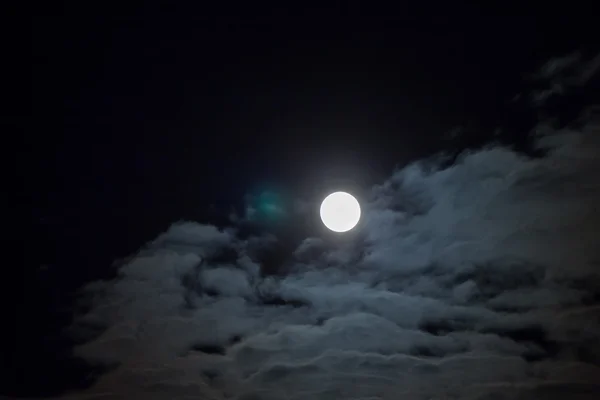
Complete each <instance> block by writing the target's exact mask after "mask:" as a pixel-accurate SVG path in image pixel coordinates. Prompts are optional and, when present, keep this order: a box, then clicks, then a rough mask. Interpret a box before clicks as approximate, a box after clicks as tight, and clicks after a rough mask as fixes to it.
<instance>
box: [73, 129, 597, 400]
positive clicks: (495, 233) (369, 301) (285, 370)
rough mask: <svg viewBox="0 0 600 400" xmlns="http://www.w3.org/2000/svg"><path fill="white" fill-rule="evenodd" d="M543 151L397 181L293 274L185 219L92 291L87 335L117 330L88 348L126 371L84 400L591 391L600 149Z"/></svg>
mask: <svg viewBox="0 0 600 400" xmlns="http://www.w3.org/2000/svg"><path fill="white" fill-rule="evenodd" d="M540 145H544V146H546V147H550V148H551V149H552V151H551V152H550V153H549V155H548V156H547V157H545V158H541V159H529V158H526V157H524V156H520V155H517V154H516V153H514V152H512V151H510V150H508V149H505V148H499V147H490V148H487V149H483V150H480V151H477V152H471V153H469V154H465V155H464V156H463V157H462V158H461V159H460V160H459V161H458V162H457V163H456V164H454V165H452V166H450V167H448V168H445V169H439V170H436V169H435V168H431V167H430V166H427V167H425V166H423V165H420V164H419V163H415V164H413V165H410V166H408V167H406V168H405V169H403V170H401V171H397V172H396V173H395V174H394V175H393V176H392V177H390V179H389V180H387V181H386V182H384V183H382V184H381V185H379V186H377V187H375V188H373V191H372V193H371V199H370V201H369V203H368V204H365V207H364V210H365V213H364V218H365V221H364V224H363V225H362V228H361V229H362V231H361V232H360V233H359V234H357V235H356V236H355V237H353V238H352V239H351V240H349V241H346V242H344V243H339V244H335V243H333V244H332V242H327V240H325V239H321V238H309V239H306V240H304V241H302V242H301V243H300V245H299V247H298V248H297V249H296V251H295V252H294V251H292V252H290V254H289V255H288V257H289V259H288V261H289V262H290V263H292V264H294V263H295V266H296V268H293V269H292V270H293V272H292V273H290V274H288V275H286V276H279V277H274V276H271V277H261V276H260V274H259V273H258V272H259V271H258V268H260V259H259V257H258V256H257V254H259V253H260V252H259V251H258V250H260V249H264V248H269V246H272V245H275V244H276V243H277V242H276V239H275V238H273V237H268V236H265V237H250V238H245V239H243V240H242V239H239V238H237V237H236V235H235V230H233V229H232V230H226V231H220V230H218V229H216V228H215V227H212V226H206V225H198V224H195V223H178V224H176V225H174V226H173V227H171V228H170V229H169V230H168V231H167V232H166V233H165V234H164V235H161V236H160V237H159V238H158V239H157V240H156V241H154V242H152V243H151V244H149V246H148V247H147V248H145V249H144V250H143V251H141V252H140V253H139V254H138V255H137V256H136V257H134V258H133V259H132V260H130V262H128V263H127V264H125V265H123V266H122V267H121V268H120V270H119V277H118V279H117V280H116V281H114V282H106V283H103V284H97V283H96V284H93V285H90V286H89V288H88V291H89V292H91V293H95V294H96V295H95V297H93V304H94V306H93V307H92V309H91V310H90V311H89V313H87V314H86V315H84V316H81V317H80V318H79V319H78V320H77V324H79V325H81V326H82V327H83V326H86V325H94V326H104V327H106V329H105V330H104V331H102V332H101V333H100V334H99V335H98V336H96V337H94V338H92V339H91V340H90V341H89V342H87V343H85V344H83V345H82V346H80V347H79V348H77V354H79V355H81V356H83V357H84V358H86V359H88V360H89V361H93V362H107V363H118V366H117V367H115V368H114V369H113V370H111V371H110V372H109V373H107V374H105V375H103V376H102V377H100V378H99V380H98V382H97V383H96V384H95V385H94V386H93V387H92V388H91V389H89V390H88V391H87V392H86V393H84V394H81V393H78V394H74V396H76V397H77V398H85V396H89V397H88V398H126V397H127V398H129V397H134V398H145V399H146V398H156V399H163V398H169V399H176V398H182V399H183V398H192V397H193V398H206V399H226V398H236V399H246V400H249V399H309V398H310V399H343V398H348V399H350V398H353V399H397V398H399V397H403V398H422V399H428V398H436V399H442V398H467V399H468V398H471V399H498V398H507V399H510V398H515V399H524V398H525V399H527V398H539V397H538V396H542V397H544V398H558V397H559V395H558V394H561V396H566V397H568V398H593V392H594V391H596V393H598V392H597V391H598V389H599V387H598V384H597V382H598V381H597V379H596V378H595V376H597V373H598V366H599V365H600V343H599V341H598V340H597V338H598V337H600V325H599V324H598V320H599V319H598V315H599V314H598V313H599V308H598V306H597V304H598V297H597V293H598V290H599V288H600V276H599V275H600V273H599V272H598V265H599V262H600V247H599V246H598V240H597V227H598V226H599V224H600V211H599V209H598V204H600V180H599V179H598V172H599V171H600V159H598V157H597V154H600V140H599V137H598V135H597V134H596V136H594V134H593V133H592V131H591V130H589V131H588V132H587V133H586V134H580V133H575V132H560V133H557V134H555V135H553V136H546V137H543V138H540ZM227 249H229V251H233V253H234V255H235V256H234V257H228V258H227V260H225V261H223V260H222V259H221V258H219V254H221V253H222V252H223V251H226V250H227ZM595 379H596V380H595ZM103 396H104V397H103ZM553 396H554V397H553ZM577 396H580V397H577ZM586 396H588V397H586Z"/></svg>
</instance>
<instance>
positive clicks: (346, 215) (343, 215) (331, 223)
mask: <svg viewBox="0 0 600 400" xmlns="http://www.w3.org/2000/svg"><path fill="white" fill-rule="evenodd" d="M359 219H360V205H359V204H358V201H357V200H356V199H355V198H354V196H352V195H351V194H349V193H346V192H335V193H331V194H330V195H329V196H327V197H325V200H323V203H321V220H322V221H323V223H324V224H325V226H326V227H327V228H329V229H331V230H332V231H334V232H347V231H349V230H350V229H352V228H354V227H355V226H356V224H358V220H359Z"/></svg>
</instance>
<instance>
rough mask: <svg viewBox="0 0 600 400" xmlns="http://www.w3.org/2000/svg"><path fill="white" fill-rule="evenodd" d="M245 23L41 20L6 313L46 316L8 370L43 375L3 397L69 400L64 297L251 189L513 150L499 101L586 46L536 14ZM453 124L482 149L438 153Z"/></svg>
mask: <svg viewBox="0 0 600 400" xmlns="http://www.w3.org/2000/svg"><path fill="white" fill-rule="evenodd" d="M256 13H257V14H258V12H256ZM241 14H242V15H238V14H237V13H233V12H231V13H229V14H228V16H224V15H221V16H220V17H215V16H212V15H211V16H207V15H204V14H203V13H202V12H200V11H195V12H189V13H188V12H184V11H183V10H176V11H174V10H170V11H161V10H159V9H154V10H145V11H142V10H133V9H132V10H122V12H121V13H119V14H114V13H113V14H112V16H110V17H109V16H99V14H96V13H95V12H92V11H89V12H85V13H84V12H83V11H82V10H79V11H77V12H76V11H75V10H72V11H68V12H65V13H64V14H62V15H60V16H56V14H54V15H52V16H50V15H44V16H42V15H38V16H37V17H35V18H34V19H33V32H32V33H33V51H32V66H33V76H32V87H33V93H32V94H33V99H32V101H33V113H34V114H33V115H34V117H33V129H32V131H31V132H30V133H29V134H28V135H27V136H26V137H25V139H24V143H23V146H24V147H23V149H22V150H23V153H24V156H23V157H21V159H20V160H19V161H18V164H17V168H18V169H19V170H20V171H23V173H22V174H21V175H22V176H21V178H22V182H23V186H22V190H21V192H20V196H21V199H22V204H24V205H25V208H27V209H28V213H27V221H28V226H29V227H30V228H31V229H30V230H29V231H30V232H33V233H34V234H36V235H39V236H36V239H35V241H36V242H37V243H41V245H36V248H35V250H34V251H33V252H28V253H27V254H26V258H27V259H26V262H27V266H26V267H25V276H26V282H28V283H27V285H26V288H24V289H23V293H22V296H21V298H22V300H21V301H19V310H21V309H22V310H24V311H19V312H18V314H20V315H31V313H35V315H38V317H37V318H36V322H35V323H33V322H32V321H31V317H26V318H24V319H22V318H21V319H19V318H20V317H17V318H18V320H19V324H20V326H21V327H24V326H30V324H33V325H35V326H37V327H38V328H37V330H36V332H35V333H31V332H27V333H26V332H25V331H28V329H25V328H21V331H19V332H18V333H17V336H18V337H19V338H18V339H17V340H18V341H19V343H23V344H24V345H23V346H24V347H25V348H26V350H24V351H23V353H22V354H21V355H19V356H18V357H17V356H14V359H13V360H12V361H11V362H14V363H17V364H18V365H20V368H22V369H23V370H25V369H28V368H29V366H30V363H31V362H32V360H34V359H35V360H37V361H36V362H35V364H36V366H35V367H34V368H33V372H29V373H27V374H25V375H26V376H27V377H28V378H27V379H25V378H23V376H24V375H23V374H21V373H18V372H17V377H18V378H17V379H15V381H14V382H13V384H14V387H17V386H19V385H24V382H26V381H29V382H36V383H37V384H38V385H39V387H40V388H42V389H40V391H39V393H51V392H53V391H55V390H61V389H63V388H65V387H67V386H69V379H71V378H70V376H71V375H73V374H76V373H75V372H74V371H75V368H76V367H73V366H71V364H69V363H67V362H66V361H65V362H63V363H59V364H60V366H59V367H56V371H58V372H50V373H49V375H47V374H48V369H50V368H52V367H51V366H52V365H54V361H53V360H52V358H53V354H61V355H62V354H67V353H66V352H67V348H68V344H67V342H66V341H65V339H62V338H58V337H59V336H58V335H57V334H56V332H57V331H58V329H60V327H61V326H64V324H65V323H66V321H68V318H69V317H70V314H69V311H68V310H69V307H68V305H69V304H70V301H71V300H70V297H69V293H71V291H72V290H73V289H74V288H76V287H77V286H78V285H80V284H81V283H82V282H84V281H87V280H90V279H95V278H99V277H104V276H110V274H112V273H113V271H112V270H111V269H110V268H108V267H107V266H108V265H109V264H110V262H111V260H114V259H116V258H119V257H124V256H126V255H128V254H130V253H132V252H133V251H135V250H136V249H137V248H138V247H139V246H140V245H142V244H143V243H144V242H146V241H148V240H151V239H153V238H154V237H155V236H156V235H157V234H158V233H160V232H161V231H163V230H164V229H166V227H167V226H168V225H169V224H170V223H172V222H173V221H176V220H179V219H187V220H202V219H205V220H211V221H214V222H217V223H218V222H220V221H221V220H222V219H223V216H225V215H226V214H227V213H228V212H229V211H230V209H231V207H232V206H236V207H240V206H241V205H242V204H241V203H240V199H242V197H243V195H244V194H248V193H250V194H252V193H258V192H259V191H260V190H263V189H268V190H274V191H277V192H279V193H282V194H284V195H285V196H288V197H290V198H291V197H293V196H297V195H298V194H302V195H303V196H304V197H311V196H313V197H314V196H317V195H321V194H322V192H323V190H326V189H327V188H329V187H332V186H335V185H346V186H347V187H348V186H350V187H353V188H356V189H357V190H359V191H360V190H361V189H362V188H365V189H366V187H368V186H370V185H372V184H373V183H374V182H377V181H379V180H380V179H382V177H384V176H387V175H388V174H389V173H390V172H391V171H392V169H393V168H394V166H395V165H398V164H399V165H402V164H404V163H406V162H408V161H411V160H413V159H415V158H419V157H422V156H426V155H429V154H432V153H433V152H435V151H439V150H442V149H448V148H452V149H458V148H464V147H466V146H470V145H477V144H480V143H483V142H485V141H487V140H489V139H490V138H491V133H492V131H493V129H494V128H495V127H496V126H497V125H503V126H510V127H512V128H514V129H512V130H511V131H510V132H511V133H510V134H509V135H507V136H503V137H502V139H503V140H505V141H507V142H508V143H521V142H523V140H524V139H523V138H524V133H525V132H526V131H527V130H528V129H529V128H530V123H531V122H532V119H531V118H532V114H529V113H528V112H526V111H525V110H524V109H521V110H520V109H517V106H515V105H514V104H511V103H510V100H511V98H513V97H514V95H516V94H518V93H519V92H521V91H522V90H523V89H524V83H523V82H524V77H525V76H526V74H529V73H531V72H532V71H533V70H534V69H535V68H536V67H537V66H539V64H540V63H541V62H543V61H545V60H546V59H547V58H548V57H551V56H555V55H557V54H558V55H562V54H563V53H565V52H570V51H573V50H577V49H585V48H586V45H589V44H590V42H593V24H592V23H591V21H593V17H592V16H590V18H589V20H586V18H582V17H577V19H575V18H569V17H562V18H550V17H548V16H547V15H544V14H543V10H541V11H540V15H537V16H533V15H529V16H511V17H500V16H497V15H495V14H494V13H491V12H487V11H485V12H484V10H481V9H478V10H476V9H473V10H466V9H465V10H462V9H461V10H458V9H457V10H455V11H454V12H453V13H440V15H434V16H428V17H422V16H420V17H417V16H411V14H410V13H403V12H401V11H398V12H395V13H392V12H390V13H386V16H385V17H383V16H381V15H379V16H377V17H365V18H358V17H344V18H333V17H328V16H325V15H323V16H322V17H319V16H318V15H312V16H311V18H309V17H307V18H300V17H285V18H284V17H281V16H279V15H275V16H272V17H267V16H264V15H261V16H260V17H258V16H256V15H253V16H250V15H248V14H246V13H245V12H244V13H241ZM307 14H308V15H311V13H310V12H309V13H307ZM315 14H318V13H315ZM117 15H118V16H117ZM233 15H235V16H233ZM456 126H466V127H470V129H471V131H472V132H476V133H472V134H467V135H466V136H464V137H463V138H462V139H459V140H458V141H455V142H452V143H449V142H448V140H444V139H443V138H444V135H445V134H446V133H447V132H448V131H449V130H450V129H452V128H454V127H456ZM40 265H46V266H48V269H47V271H48V273H47V274H46V275H40V272H39V270H38V267H39V266H40ZM41 302H42V303H44V302H45V303H47V302H50V305H49V306H48V307H47V310H42V311H40V310H39V307H38V306H37V305H39V304H40V303H41ZM40 332H47V333H48V335H46V337H45V338H44V339H40V337H41V336H44V335H41V334H40ZM54 338H56V339H54ZM65 357H66V356H65ZM74 379H75V378H74ZM15 382H16V383H15ZM15 390H16V391H18V389H15Z"/></svg>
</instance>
